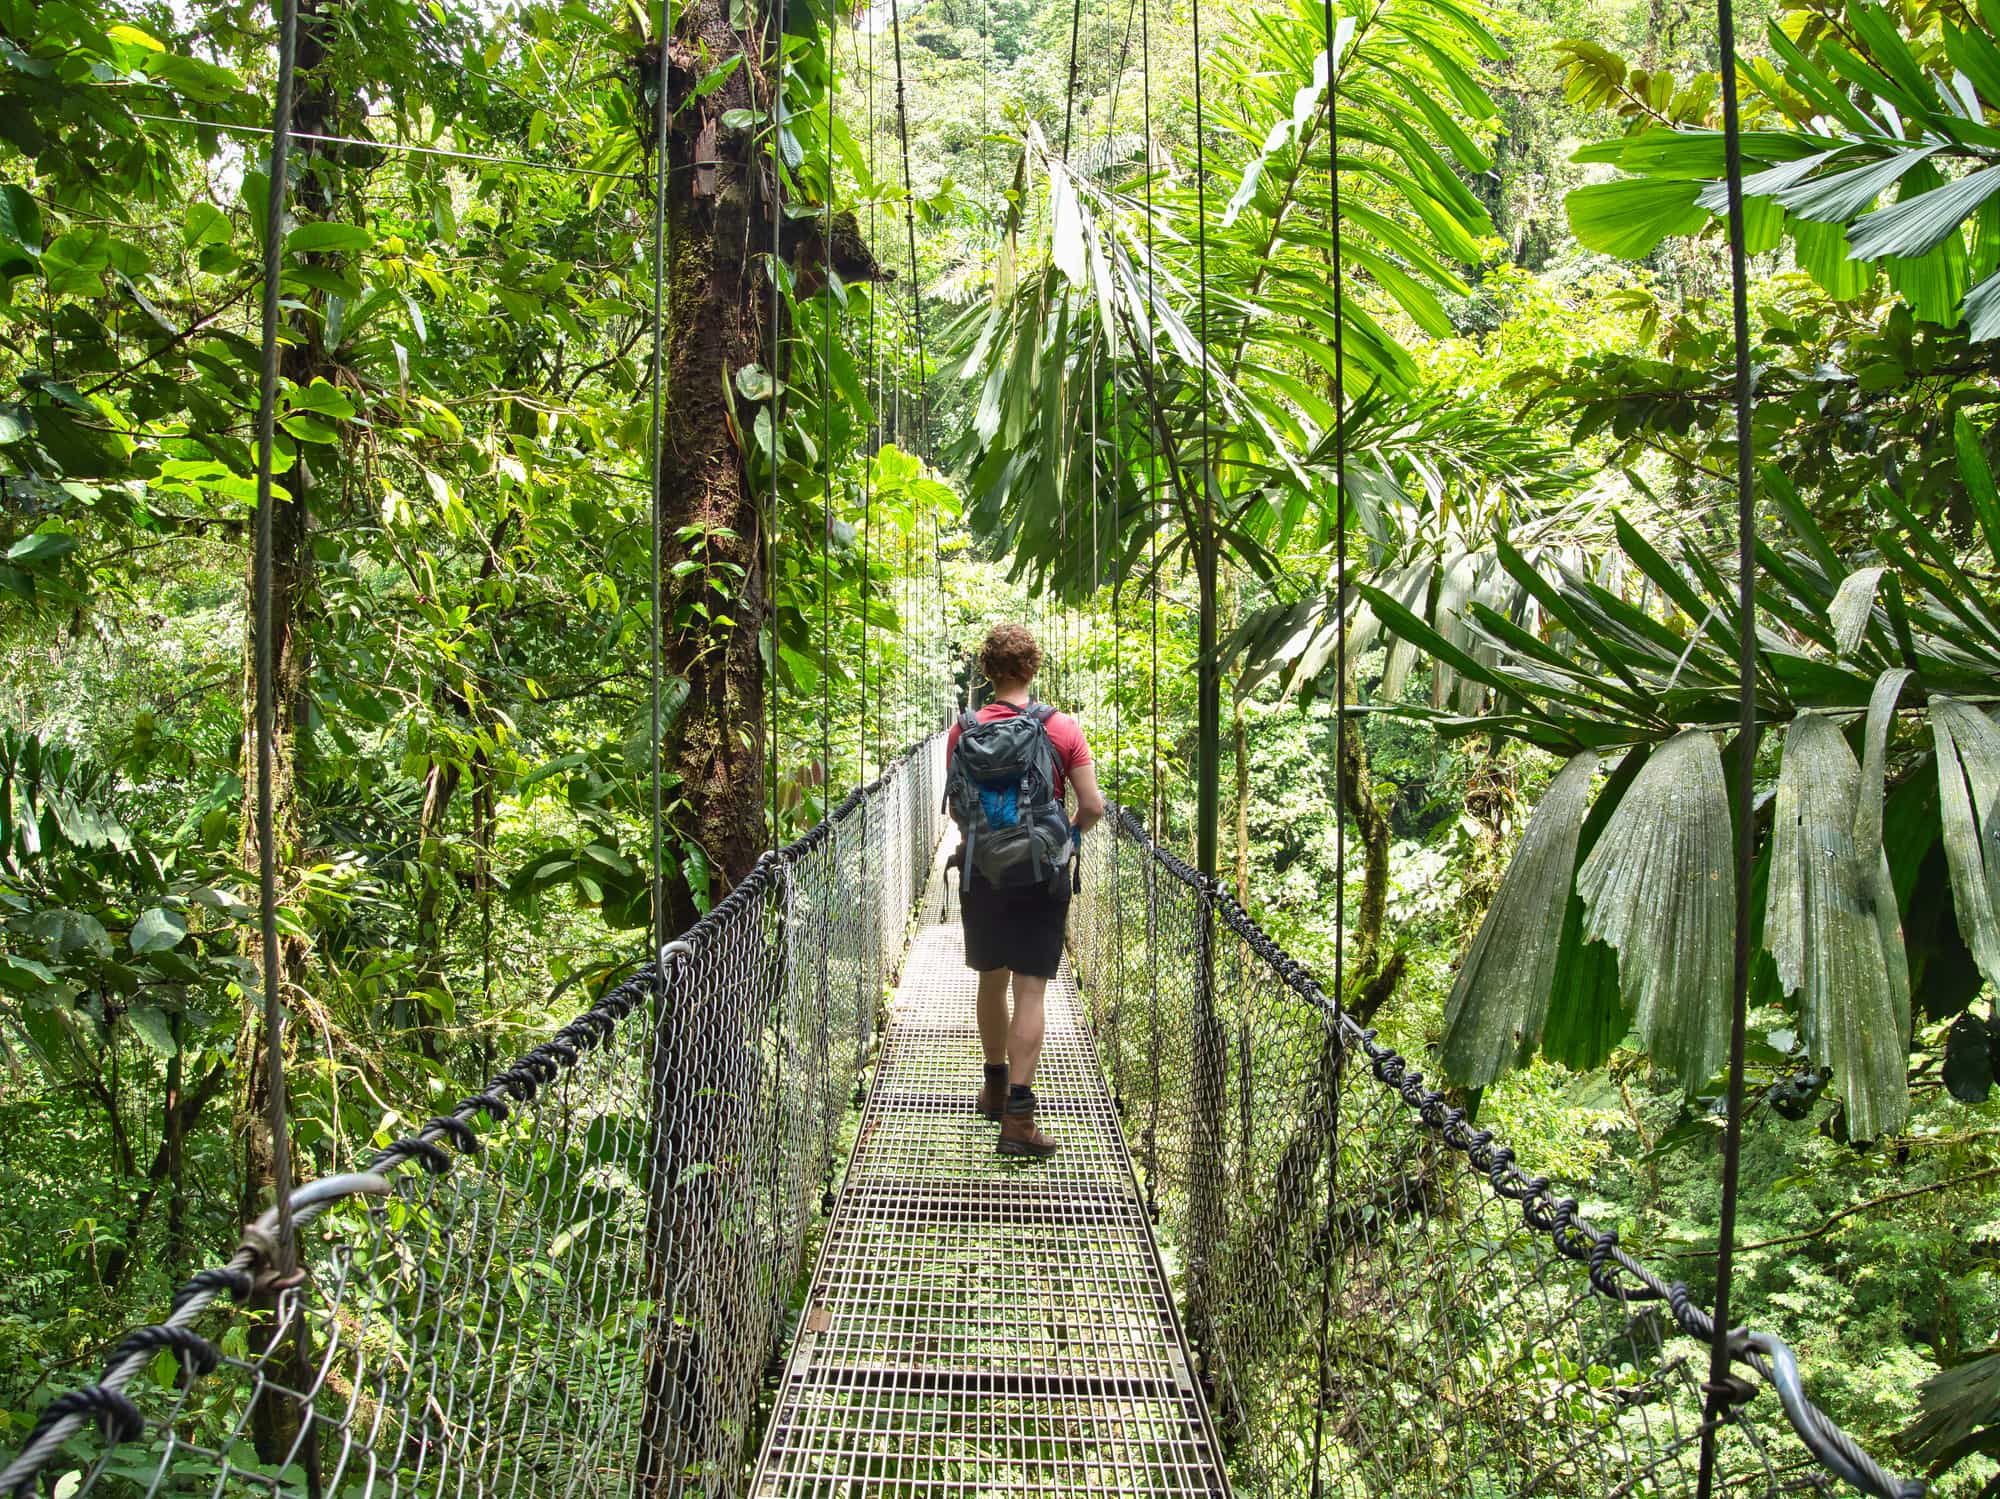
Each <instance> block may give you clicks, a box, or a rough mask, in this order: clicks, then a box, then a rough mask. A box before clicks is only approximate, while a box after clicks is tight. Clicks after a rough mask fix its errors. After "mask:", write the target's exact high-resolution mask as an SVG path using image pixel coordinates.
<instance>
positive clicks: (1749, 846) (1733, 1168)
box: [1695, 0, 1757, 1499]
mask: <svg viewBox="0 0 2000 1499" xmlns="http://www.w3.org/2000/svg"><path fill="white" fill-rule="evenodd" d="M1715 9H1716V27H1717V31H1718V34H1719V35H1718V39H1719V41H1720V43H1721V47H1722V59H1721V73H1722V138H1723V175H1724V179H1725V181H1726V183H1727V188H1728V194H1729V279H1730V287H1729V290H1730V323H1731V331H1732V333H1733V335H1734V338H1733V342H1734V346H1735V357H1736V390H1735V404H1736V608H1737V614H1738V622H1737V632H1736V634H1737V647H1736V649H1737V657H1736V671H1737V676H1738V679H1739V680H1738V682H1737V726H1736V787H1735V790H1736V946H1735V954H1734V963H1733V969H1732V972H1731V975H1730V996H1729V998H1730V1009H1729V1098H1728V1112H1727V1117H1726V1121H1725V1123H1724V1127H1723V1136H1722V1211H1721V1216H1720V1219H1719V1221H1718V1222H1717V1224H1716V1230H1715V1233H1716V1240H1717V1249H1718V1257H1717V1259H1716V1265H1715V1336H1714V1342H1713V1343H1712V1345H1711V1347H1710V1350H1709V1373H1708V1390H1709V1402H1708V1412H1707V1414H1708V1420H1707V1421H1706V1422H1705V1423H1704V1426H1703V1430H1702V1435H1701V1466H1700V1469H1699V1472H1698V1475H1697V1478H1696V1484H1695V1495H1696V1499H1709V1494H1710V1492H1711V1491H1712V1489H1713V1486H1714V1482H1715V1438H1716V1429H1717V1427H1718V1425H1719V1424H1720V1421H1721V1419H1722V1417H1723V1416H1724V1415H1725V1414H1726V1413H1727V1411H1728V1408H1729V1406H1728V1396H1727V1394H1726V1393H1725V1389H1726V1384H1727V1380H1728V1376H1729V1370H1730V1348H1729V1334H1730V1326H1729V1300H1730V1293H1731V1291H1732V1290H1733V1289H1734V1281H1735V1274H1736V1198H1737V1192H1738V1188H1739V1186H1740V1184H1741V1181H1742V1153H1743V1091H1744V1090H1743V1070H1744V1051H1745V1047H1746V1037H1747V1030H1748V1019H1749V1004H1750V920H1751V911H1750V877H1751V872H1752V869H1753V867H1754V861H1755V857H1756V856H1755V847H1754V843H1755V837H1756V828H1755V825H1754V819H1753V817H1752V813H1753V811H1754V807H1753V801H1752V798H1753V796H1754V793H1755V790H1756V763H1757V681H1756V673H1757V590H1756V578H1757V572H1756V568H1757V508H1756V484H1755V478H1754V475H1753V473H1752V469H1751V464H1752V448H1751V445H1750V441H1751V440H1750V423H1751V415H1752V411H1751V407H1752V402H1753V400H1754V398H1755V397H1754V393H1753V390H1752V384H1751V371H1750V311H1749V292H1748V282H1749V269H1748V266H1747V265H1746V264H1745V251H1744V243H1743V237H1744V230H1743V127H1742V120H1741V117H1740V115H1739V113H1738V110H1737V99H1736V16H1735V12H1734V9H1733V7H1732V5H1731V0H1716V7H1715Z"/></svg>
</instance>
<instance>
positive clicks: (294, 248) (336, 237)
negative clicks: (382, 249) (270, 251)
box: [285, 223, 375, 255]
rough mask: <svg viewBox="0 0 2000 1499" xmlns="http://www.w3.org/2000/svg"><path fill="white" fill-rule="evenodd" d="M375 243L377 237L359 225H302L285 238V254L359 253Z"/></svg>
mask: <svg viewBox="0 0 2000 1499" xmlns="http://www.w3.org/2000/svg"><path fill="white" fill-rule="evenodd" d="M374 243H375V236H374V235H372V234H370V233H369V232H368V231H367V230H366V229H364V228H362V227H361V226H360V225H359V224H327V223H311V224H301V225H299V226H298V228H296V229H294V230H293V231H292V232H291V233H290V234H288V235H286V236H285V253H286V254H288V255H306V254H312V253H315V252H317V253H320V254H340V253H343V252H348V253H359V252H361V251H364V250H367V249H368V248H369V247H370V246H372V245H373V244H374Z"/></svg>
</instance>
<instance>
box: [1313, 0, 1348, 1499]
mask: <svg viewBox="0 0 2000 1499" xmlns="http://www.w3.org/2000/svg"><path fill="white" fill-rule="evenodd" d="M1333 15H1334V0H1323V3H1322V5H1321V7H1320V18H1321V22H1322V26H1323V29H1324V33H1325V36H1324V40H1325V44H1326V122H1327V148H1326V155H1327V174H1328V178H1329V181H1330V184H1331V212H1330V214H1329V220H1330V223H1329V227H1330V229H1331V231H1332V260H1333V332H1334V337H1333V486H1334V489H1333V494H1334V498H1333V516H1334V519H1333V597H1334V609H1333V618H1334V637H1333V675H1334V682H1335V686H1334V699H1333V704H1334V706H1333V744H1334V748H1333V1015H1332V1017H1331V1020H1330V1022H1329V1025H1328V1032H1327V1042H1326V1044H1327V1045H1328V1046H1329V1047H1330V1048H1332V1049H1333V1058H1334V1063H1333V1069H1332V1072H1331V1076H1329V1077H1328V1078H1327V1082H1328V1085H1329V1088H1330V1094H1329V1097H1328V1098H1327V1100H1326V1109H1327V1137H1326V1233H1327V1235H1328V1242H1329V1243H1331V1242H1332V1235H1333V1233H1334V1229H1335V1224H1336V1221H1337V1214H1338V1212H1339V1186H1340V1085H1341V1080H1342V1079H1341V1073H1342V1072H1343V1071H1344V1070H1345V1069H1344V1067H1342V1065H1341V1064H1342V1062H1343V1060H1344V1047H1343V1043H1342V1040H1341V1035H1340V1018H1341V1015H1342V1014H1343V1012H1344V1009H1345V1007H1346V1003H1347V361H1346V354H1345V347H1346V343H1347V340H1346V338H1345V337H1344V336H1343V334H1344V327H1343V322H1342V320H1343V319H1344V317H1345V316H1346V310H1347V309H1346V286H1345V283H1344V281H1343V277H1342V267H1341V264H1340V227H1341V226H1340V58H1339V57H1338V56H1337V55H1336V51H1335V48H1336V41H1337V36H1338V32H1337V29H1336V27H1335V26H1334V19H1333ZM1333 1265H1334V1256H1333V1255H1331V1254H1328V1255H1327V1256H1326V1266H1325V1269H1324V1271H1323V1278H1322V1283H1321V1294H1320V1306H1319V1348H1318V1351H1319V1383H1318V1387H1317V1389H1316V1390H1315V1392H1314V1399H1313V1469H1312V1495H1313V1499H1321V1495H1322V1494H1323V1493H1324V1492H1325V1479H1324V1477H1323V1476H1322V1472H1321V1466H1320V1460H1321V1454H1322V1452H1323V1450H1324V1446H1325V1438H1326V1371H1327V1358H1328V1354H1329V1351H1330V1343H1331V1337H1332V1327H1333V1321H1332V1319H1333V1290H1334V1275H1333Z"/></svg>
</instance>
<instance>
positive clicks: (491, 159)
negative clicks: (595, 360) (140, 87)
mask: <svg viewBox="0 0 2000 1499" xmlns="http://www.w3.org/2000/svg"><path fill="white" fill-rule="evenodd" d="M131 118H133V119H135V120H145V121H148V122H149V123H152V124H155V125H193V126H196V127H198V128H199V129H202V130H222V131H232V132H234V133H236V134H238V135H270V134H272V133H273V132H272V130H271V128H270V127H269V126H268V125H245V124H241V123H238V122H233V121H226V120H195V119H189V118H188V117H187V116H185V115H150V114H141V113H139V112H138V111H137V110H133V111H132V112H131ZM287 133H288V134H289V135H290V137H291V139H293V140H295V141H312V142H314V143H315V144H318V145H323V146H360V147H362V148H364V149H366V150H369V151H398V152H401V153H403V154H404V155H407V156H434V157H438V158H441V159H442V160H445V161H471V162H478V163H480V164H481V165H484V166H495V167H526V168H527V169H528V170H529V171H532V172H555V173H558V174H559V175H561V176H564V177H610V178H615V179H616V180H618V181H620V182H623V181H626V180H628V179H629V178H630V177H631V175H632V174H631V173H630V172H607V171H605V170H604V169H603V168H602V167H573V166H568V165H566V164H564V163H561V162H553V161H530V160H528V158H526V157H525V156H495V155H492V154H491V153H489V152H485V151H453V150H449V149H447V148H446V147H444V146H414V145H410V144H408V143H407V142H404V141H371V140H369V139H368V138H367V137H365V136H359V135H323V134H321V133H319V132H317V131H312V130H293V131H289V132H287Z"/></svg>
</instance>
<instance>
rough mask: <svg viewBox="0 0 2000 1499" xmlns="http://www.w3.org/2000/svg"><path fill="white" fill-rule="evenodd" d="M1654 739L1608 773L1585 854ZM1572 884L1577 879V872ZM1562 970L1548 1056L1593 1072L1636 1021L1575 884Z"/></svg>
mask: <svg viewBox="0 0 2000 1499" xmlns="http://www.w3.org/2000/svg"><path fill="white" fill-rule="evenodd" d="M1652 753H1653V747H1652V746H1651V745H1650V744H1637V745H1634V746H1633V747H1632V748H1631V749H1629V750H1627V751H1626V752H1625V754H1624V756H1623V757H1622V758H1621V759H1620V760H1619V762H1618V764H1617V765H1616V766H1615V767H1613V769H1612V772H1611V774H1610V776H1609V777H1607V778H1606V780H1605V783H1604V789H1603V790H1602V791H1600V792H1599V793H1598V794H1597V801H1596V803H1595V805H1593V806H1592V807H1591V809H1590V815H1589V816H1588V817H1586V818H1585V819H1584V820H1583V833H1582V836H1580V837H1579V838H1578V839H1577V855H1578V858H1579V859H1587V858H1589V857H1590V855H1591V854H1592V852H1594V851H1595V849H1596V848H1597V845H1598V843H1599V841H1600V840H1601V839H1602V838H1603V836H1604V829H1605V826H1606V824H1608V823H1609V822H1610V821H1611V817H1612V814H1613V813H1614V812H1616V811H1617V810H1618V806H1619V804H1620V803H1621V802H1622V801H1623V800H1624V799H1625V793H1626V792H1627V791H1628V790H1630V789H1631V786H1632V782H1633V781H1634V780H1636V779H1637V778H1638V775H1639V772H1640V771H1641V770H1643V769H1644V768H1645V765H1646V761H1647V760H1648V759H1650V758H1651V756H1652ZM1570 883H1571V885H1572V887H1574V885H1575V883H1576V879H1575V871H1574V870H1572V871H1571V873H1570ZM1559 948H1560V950H1559V953H1558V955H1557V958H1556V972H1555V978H1554V980H1553V982H1552V983H1551V984H1550V986H1549V1015H1548V1022H1547V1024H1546V1026H1545V1027H1544V1028H1543V1031H1542V1055H1543V1056H1545V1057H1547V1058H1548V1059H1549V1060H1550V1061H1552V1062H1560V1063H1561V1064H1562V1065H1564V1066H1566V1067H1569V1068H1570V1069H1572V1070H1573V1071H1577V1072H1588V1071H1590V1070H1591V1069H1593V1068H1596V1067H1601V1066H1603V1065H1604V1062H1605V1059H1606V1058H1608V1057H1609V1056H1610V1055H1611V1052H1612V1050H1613V1048H1615V1047H1616V1046H1617V1045H1618V1043H1619V1041H1620V1040H1622V1039H1623V1038H1624V1035H1625V1032H1626V1030H1627V1029H1628V1027H1629V1025H1630V1022H1629V1020H1628V1018H1627V1014H1626V1007H1625V1004H1624V1001H1623V999H1622V998H1621V996H1620V995H1619V992H1618V955H1617V954H1616V953H1615V952H1613V951H1612V950H1611V949H1610V948H1608V947H1606V946H1605V945H1604V944H1603V943H1602V942H1587V941H1585V940H1584V936H1583V901H1582V899H1581V898H1580V897H1579V896H1578V895H1577V893H1576V891H1575V889H1574V888H1572V889H1571V891H1570V896H1569V905H1568V909H1567V910H1565V911H1564V912H1563V928H1562V937H1561V939H1560V943H1559Z"/></svg>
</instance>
